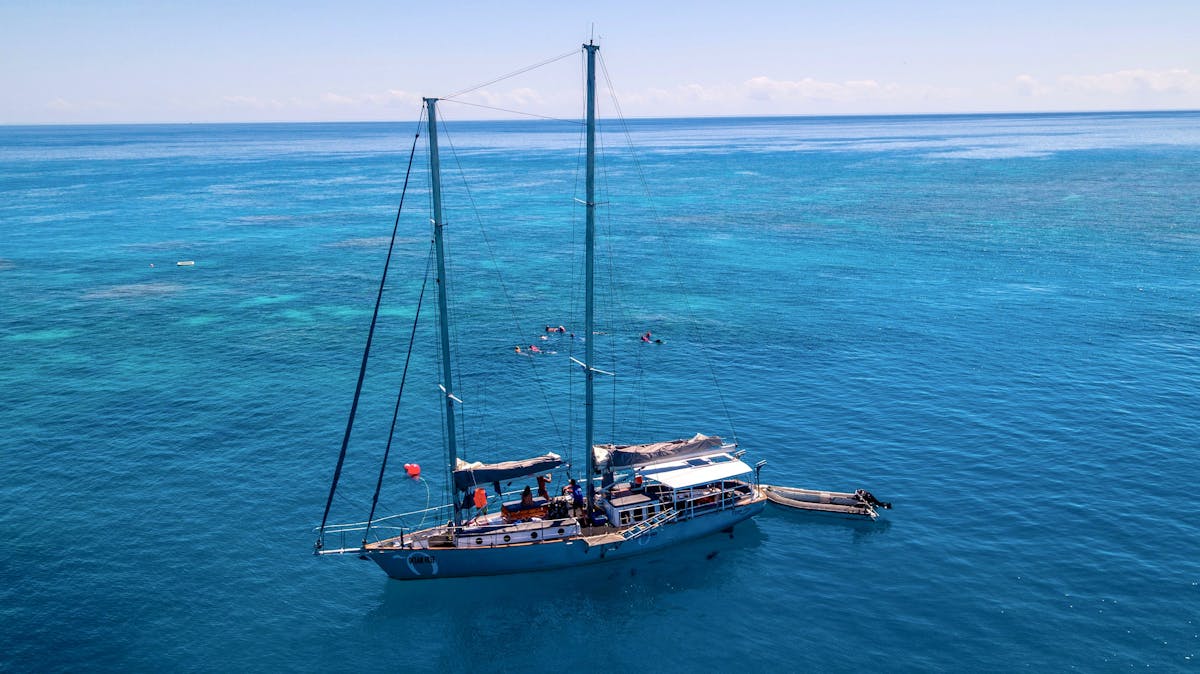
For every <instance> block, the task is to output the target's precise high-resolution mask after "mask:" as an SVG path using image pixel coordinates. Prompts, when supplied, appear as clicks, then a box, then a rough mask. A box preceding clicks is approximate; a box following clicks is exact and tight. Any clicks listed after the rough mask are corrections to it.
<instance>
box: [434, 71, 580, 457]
mask: <svg viewBox="0 0 1200 674" xmlns="http://www.w3.org/2000/svg"><path fill="white" fill-rule="evenodd" d="M572 53H573V52H572ZM442 128H443V129H445V124H444V122H443V126H442ZM445 138H446V144H447V145H448V146H449V147H450V154H451V155H452V156H453V157H454V163H455V165H456V166H457V167H458V173H459V176H460V177H461V178H462V184H463V189H464V190H465V191H466V194H467V201H468V203H470V204H471V212H472V214H473V215H474V216H475V224H476V226H477V227H478V228H479V234H480V237H481V238H482V240H483V243H484V246H485V247H486V248H487V252H488V257H489V258H490V259H491V262H492V268H493V269H495V270H496V280H497V282H498V283H499V284H500V293H501V294H502V295H503V296H504V304H505V306H506V307H507V308H508V312H509V315H510V316H511V317H512V321H513V326H514V327H515V328H516V330H517V334H519V335H525V334H529V333H527V332H526V331H525V329H524V326H522V325H521V320H520V318H519V317H518V316H517V310H516V307H515V305H514V304H513V300H512V293H510V292H509V290H508V284H506V283H505V282H504V276H503V275H502V274H500V273H499V271H500V263H499V261H498V257H497V255H496V249H495V246H493V245H492V240H491V238H490V237H488V235H487V230H486V229H484V227H483V219H482V218H480V217H479V209H478V208H477V207H476V204H475V196H474V194H472V192H471V187H470V185H468V184H467V181H466V172H465V171H464V170H463V167H462V160H461V159H460V158H459V156H458V150H457V149H456V148H455V147H454V141H453V140H451V138H450V134H449V132H445ZM528 360H529V369H530V371H531V372H532V373H533V380H534V384H535V386H536V388H537V389H538V391H540V392H541V394H542V402H543V403H544V404H545V406H546V412H547V415H548V416H549V418H550V423H551V425H552V426H554V435H555V436H556V437H557V438H558V441H559V444H560V445H561V444H562V429H561V428H560V427H559V424H558V418H557V417H556V416H555V414H554V406H553V405H551V404H550V396H549V395H547V393H546V387H545V386H544V385H543V383H542V378H541V375H540V374H539V372H538V368H537V363H536V362H534V361H535V359H534V358H530V359H528Z"/></svg>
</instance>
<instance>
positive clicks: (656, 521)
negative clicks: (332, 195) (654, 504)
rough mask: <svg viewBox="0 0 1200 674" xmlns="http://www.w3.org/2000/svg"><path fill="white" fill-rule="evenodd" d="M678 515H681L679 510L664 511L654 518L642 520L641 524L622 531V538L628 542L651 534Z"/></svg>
mask: <svg viewBox="0 0 1200 674" xmlns="http://www.w3.org/2000/svg"><path fill="white" fill-rule="evenodd" d="M678 515H679V511H678V510H664V511H662V512H660V513H659V514H657V515H655V516H654V517H651V518H649V519H645V520H642V521H641V522H638V523H637V524H635V525H633V526H632V527H629V528H628V529H626V530H625V531H622V532H621V538H624V539H625V540H627V541H631V540H633V539H635V538H637V537H639V536H643V535H645V534H647V533H649V532H650V531H653V530H654V529H657V528H658V527H661V526H662V525H664V524H666V523H667V522H670V521H671V520H673V519H675V518H676V517H677V516H678Z"/></svg>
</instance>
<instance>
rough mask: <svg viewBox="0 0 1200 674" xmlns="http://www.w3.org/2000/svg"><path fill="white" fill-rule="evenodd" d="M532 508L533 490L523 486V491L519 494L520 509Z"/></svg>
mask: <svg viewBox="0 0 1200 674" xmlns="http://www.w3.org/2000/svg"><path fill="white" fill-rule="evenodd" d="M532 507H533V490H532V489H530V488H529V485H525V491H523V492H521V509H522V510H524V509H526V508H532Z"/></svg>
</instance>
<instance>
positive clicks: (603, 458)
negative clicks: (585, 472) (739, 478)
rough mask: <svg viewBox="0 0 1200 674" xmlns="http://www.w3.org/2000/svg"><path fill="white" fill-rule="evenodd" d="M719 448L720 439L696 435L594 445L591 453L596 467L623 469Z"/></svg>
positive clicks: (710, 451) (681, 457) (683, 457)
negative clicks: (688, 438) (636, 443)
mask: <svg viewBox="0 0 1200 674" xmlns="http://www.w3.org/2000/svg"><path fill="white" fill-rule="evenodd" d="M720 448H721V438H718V437H717V436H715V435H713V436H709V435H702V434H700V433H697V434H696V435H695V437H693V438H691V439H690V440H684V439H680V440H669V441H667V442H651V443H649V444H645V445H596V446H595V447H593V448H592V451H593V453H594V455H595V457H596V465H598V466H599V465H604V464H605V463H607V464H608V465H609V466H611V467H613V468H624V467H628V466H644V465H646V464H648V463H656V462H659V461H669V460H672V459H685V458H687V457H689V456H697V455H700V454H709V453H712V452H714V451H716V450H719V449H720Z"/></svg>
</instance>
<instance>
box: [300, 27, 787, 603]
mask: <svg viewBox="0 0 1200 674" xmlns="http://www.w3.org/2000/svg"><path fill="white" fill-rule="evenodd" d="M583 50H584V52H585V54H586V61H587V68H586V89H587V97H586V99H587V104H586V108H587V110H586V128H587V131H586V134H587V135H586V153H587V160H586V199H585V203H584V206H585V209H586V210H585V214H586V215H585V223H586V232H585V243H584V245H585V255H584V266H585V269H584V284H585V302H584V317H583V318H584V335H586V336H587V337H589V338H587V339H585V340H584V344H585V350H584V354H583V360H582V361H580V360H576V359H574V358H572V359H571V360H572V361H574V363H575V364H576V365H578V366H579V367H580V368H582V370H583V374H584V398H585V400H584V410H585V419H584V438H583V440H584V444H583V446H584V448H585V450H588V451H585V454H586V465H585V467H584V470H583V473H582V475H580V476H579V480H578V481H577V482H576V481H575V480H572V486H573V487H574V488H573V489H572V490H570V491H569V492H568V493H565V494H561V495H553V496H552V495H550V494H549V493H548V492H547V491H546V490H545V488H544V485H543V483H542V482H541V481H539V494H538V496H537V497H534V496H533V494H532V492H531V490H530V489H529V488H526V490H525V491H526V493H525V494H524V495H523V497H522V498H520V499H516V498H513V499H512V500H510V501H502V502H501V503H500V504H499V505H500V508H499V509H498V512H496V509H495V508H494V507H493V508H492V510H493V512H491V513H490V514H489V513H488V512H487V510H488V507H489V505H491V506H494V505H496V504H495V503H494V499H501V500H502V499H503V498H504V497H503V496H499V497H490V496H489V495H488V491H487V490H488V487H493V486H494V488H495V490H496V491H497V492H499V484H500V483H501V482H510V483H511V481H514V480H521V479H526V480H528V479H531V478H536V477H538V476H542V475H544V474H546V473H547V472H548V471H552V470H555V469H557V468H561V467H562V466H563V465H564V461H563V460H562V458H561V457H560V456H558V455H556V454H553V453H547V454H544V455H541V456H537V457H532V458H523V459H516V460H510V461H504V462H499V463H479V462H476V463H467V462H465V461H462V460H461V459H459V458H458V456H457V450H456V446H457V442H456V427H455V415H456V407H457V405H458V404H460V403H461V400H460V399H459V398H458V397H456V395H455V393H454V391H455V388H454V385H453V382H454V372H453V368H452V364H453V363H454V359H453V358H452V357H451V351H450V325H449V321H450V318H449V315H448V312H447V302H448V300H447V292H448V288H447V286H448V284H447V283H446V282H444V281H445V279H446V264H445V256H444V251H443V235H444V232H443V222H444V221H443V217H442V194H441V191H442V190H441V177H440V164H439V157H438V138H437V133H438V127H437V119H438V114H437V110H438V106H437V103H438V99H436V98H426V99H424V103H425V112H426V120H427V137H428V145H429V153H430V162H429V168H430V173H431V176H430V186H431V194H432V211H433V212H432V222H433V243H434V249H435V257H436V269H437V279H438V282H437V305H438V332H439V342H440V344H439V347H440V356H441V357H440V361H441V373H440V376H441V383H440V386H439V388H440V390H441V392H442V405H443V406H444V407H443V412H444V414H443V417H444V423H445V428H444V431H443V433H444V434H445V441H446V445H447V449H448V454H449V465H448V469H449V470H448V472H447V474H448V475H449V476H450V479H451V480H452V482H453V486H454V490H453V492H452V493H453V495H454V498H452V499H451V502H450V503H446V504H445V505H443V506H440V507H437V508H432V509H427V511H421V512H418V513H409V514H408V515H421V516H422V520H424V519H425V517H424V516H426V515H433V516H434V517H437V518H438V519H437V520H436V521H438V524H436V525H434V526H426V527H423V528H417V529H416V530H411V531H405V530H403V529H401V530H400V531H399V534H398V535H394V536H386V537H383V538H381V539H378V540H373V541H370V540H368V533H369V532H371V530H372V526H375V527H376V531H378V530H379V525H380V524H381V522H382V519H383V518H381V519H380V520H375V519H374V507H373V508H372V514H371V517H369V518H368V520H367V522H365V523H357V524H354V525H342V526H335V525H328V524H327V521H328V517H329V506H330V504H331V503H332V500H333V495H334V491H335V490H336V488H337V480H338V475H339V474H340V473H341V470H342V464H343V460H344V458H345V447H346V442H347V441H348V439H349V435H350V424H348V425H347V431H346V439H345V440H344V441H343V447H342V454H341V455H340V456H339V458H338V464H337V468H336V469H335V471H334V480H333V484H332V485H331V487H330V493H329V500H328V501H327V503H326V508H325V516H324V518H323V519H322V523H321V526H320V527H319V528H318V538H317V542H316V545H315V552H316V553H317V554H319V555H330V554H355V555H358V556H360V557H363V558H366V559H370V560H372V561H374V562H375V563H376V564H378V565H379V567H380V568H382V569H383V570H384V572H386V573H387V575H388V576H390V577H392V578H396V579H400V580H422V579H434V578H451V577H462V576H489V575H498V574H508V573H522V572H532V571H542V570H549V569H559V568H570V567H576V566H582V565H587V564H594V563H598V562H601V561H609V560H616V559H621V558H625V557H629V556H632V555H636V554H644V553H647V552H650V551H653V550H659V549H662V548H665V547H667V546H671V545H675V544H678V543H680V542H682V541H686V540H690V539H694V538H698V537H701V536H705V535H710V534H714V533H717V532H722V531H732V528H733V527H734V526H735V525H737V524H738V523H740V522H743V521H745V520H747V519H749V518H751V517H753V516H755V515H757V514H758V513H760V512H761V511H762V510H763V507H764V504H765V503H766V501H767V495H766V492H765V491H764V489H763V488H762V485H761V484H760V481H759V472H760V471H761V468H762V466H763V464H764V463H765V461H760V462H759V463H758V464H756V465H755V466H753V467H752V466H751V465H750V464H748V463H746V462H745V461H744V460H743V450H740V449H739V448H738V447H737V446H736V445H735V444H730V443H725V442H723V441H722V440H721V438H719V437H711V436H706V435H703V434H695V435H693V436H692V437H688V438H681V439H674V440H668V441H660V442H649V443H640V444H628V445H616V444H604V445H597V444H596V443H595V441H594V426H595V419H594V416H595V415H594V408H595V406H594V404H593V403H594V397H595V396H594V385H595V384H594V380H595V376H596V375H597V374H609V373H607V372H604V371H603V370H599V369H597V368H596V367H595V365H594V364H595V362H596V360H595V357H596V354H595V353H594V352H593V342H594V340H593V339H590V337H591V336H592V335H593V334H594V332H595V316H594V313H595V312H594V304H595V303H594V301H593V295H594V293H595V278H594V277H595V273H594V250H595V239H596V236H595V229H596V227H595V209H596V195H595V182H596V181H595V174H596V166H595V164H596V161H595V154H596V56H597V52H598V50H599V46H598V45H596V44H594V43H593V42H589V43H587V44H584V45H583ZM414 147H415V146H414ZM389 258H390V253H389ZM384 274H385V278H386V265H385V272H384ZM382 288H383V285H382V283H381V285H380V295H381V296H382ZM377 305H378V302H377ZM377 311H378V309H377ZM373 331H374V322H372V333H373ZM370 339H371V338H370V335H369V336H368V340H367V349H368V350H369V349H370ZM363 363H364V366H363V370H360V374H359V385H358V390H357V391H356V394H355V406H357V401H358V394H359V393H360V392H361V389H362V376H363V371H365V363H366V356H365V354H364V359H363ZM353 415H354V406H352V408H351V423H352V421H353ZM389 449H390V444H389ZM386 455H387V452H386V451H385V454H384V462H385V463H386ZM598 478H599V479H598ZM597 482H599V484H597ZM380 484H382V470H381V472H380ZM377 500H378V488H377V489H376V501H377ZM397 517H400V518H401V519H400V521H406V520H404V519H403V518H404V516H397ZM360 531H361V533H362V542H361V544H360V545H358V546H343V547H338V548H327V547H326V546H325V536H326V535H327V534H332V533H337V534H341V535H343V536H344V535H345V534H346V533H348V532H354V533H358V532H360Z"/></svg>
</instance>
